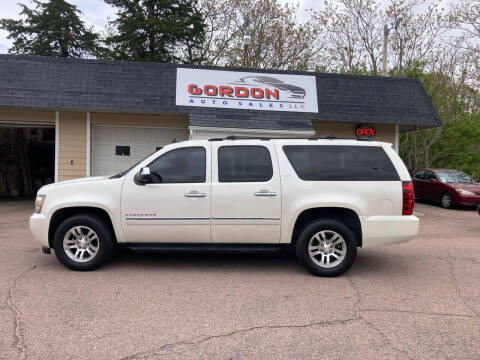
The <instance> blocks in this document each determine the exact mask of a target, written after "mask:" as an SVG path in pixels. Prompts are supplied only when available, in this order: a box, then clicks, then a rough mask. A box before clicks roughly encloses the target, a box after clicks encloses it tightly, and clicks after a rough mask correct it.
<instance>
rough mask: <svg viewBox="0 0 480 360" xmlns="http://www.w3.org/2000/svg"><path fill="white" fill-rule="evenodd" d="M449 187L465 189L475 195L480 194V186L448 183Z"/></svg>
mask: <svg viewBox="0 0 480 360" xmlns="http://www.w3.org/2000/svg"><path fill="white" fill-rule="evenodd" d="M447 185H448V186H451V187H453V188H455V189H464V190H468V191H471V192H474V193H480V184H469V183H447Z"/></svg>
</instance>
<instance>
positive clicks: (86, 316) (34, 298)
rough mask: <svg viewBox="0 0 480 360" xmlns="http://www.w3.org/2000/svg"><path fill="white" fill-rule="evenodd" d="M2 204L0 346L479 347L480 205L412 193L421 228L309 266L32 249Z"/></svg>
mask: <svg viewBox="0 0 480 360" xmlns="http://www.w3.org/2000/svg"><path fill="white" fill-rule="evenodd" d="M32 207H33V204H32V203H31V202H3V203H2V204H0V230H1V231H0V242H1V246H2V251H1V252H0V296H1V306H0V324H1V325H0V358H2V359H15V358H21V359H22V358H26V359H157V358H173V359H177V358H178V359H180V358H202V359H226V358H228V359H242V358H256V359H261V358H278V359H280V358H289V359H300V358H302V359H324V358H325V359H327V358H328V359H373V358H377V359H419V358H422V359H479V358H480V341H479V339H480V338H479V334H480V216H479V215H478V214H477V213H476V212H475V211H474V210H471V209H455V210H444V209H442V208H440V207H437V206H433V205H429V204H422V203H418V204H416V211H417V214H418V215H419V217H420V219H421V225H420V234H419V236H418V237H417V238H416V239H414V240H412V241H410V242H409V243H406V244H401V245H395V246H389V247H383V248H376V249H360V250H359V253H358V258H357V262H356V263H355V265H354V266H353V267H352V269H351V270H350V271H349V272H348V273H347V275H344V276H341V277H338V278H329V279H327V278H317V277H314V276H311V275H310V274H309V273H307V272H306V271H305V270H304V269H303V267H302V266H300V265H299V264H298V263H297V261H296V259H295V258H294V256H293V255H289V254H280V255H278V254H277V255H198V254H162V255H159V254H120V255H117V256H116V257H115V258H114V259H113V261H111V262H110V263H109V264H108V265H107V266H104V267H103V268H101V269H100V270H98V271H95V272H86V273H81V272H72V271H69V270H67V269H66V268H64V267H63V266H61V265H60V263H59V262H58V261H57V260H56V258H55V256H54V255H43V254H42V253H41V252H40V248H39V246H38V245H37V244H36V243H35V242H34V240H33V239H32V238H31V236H30V232H29V230H28V225H27V220H28V216H29V215H30V213H31V211H32Z"/></svg>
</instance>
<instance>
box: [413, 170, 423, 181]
mask: <svg viewBox="0 0 480 360" xmlns="http://www.w3.org/2000/svg"><path fill="white" fill-rule="evenodd" d="M424 173H425V171H423V170H420V171H416V172H415V174H413V176H412V177H413V178H414V179H418V180H423V174H424Z"/></svg>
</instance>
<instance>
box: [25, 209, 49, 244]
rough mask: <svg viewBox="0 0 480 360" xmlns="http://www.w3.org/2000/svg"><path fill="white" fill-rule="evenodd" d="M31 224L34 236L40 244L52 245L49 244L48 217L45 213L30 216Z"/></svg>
mask: <svg viewBox="0 0 480 360" xmlns="http://www.w3.org/2000/svg"><path fill="white" fill-rule="evenodd" d="M29 226H30V231H31V232H32V235H33V238H34V239H35V240H37V241H38V242H39V243H40V245H42V246H45V247H50V245H49V244H48V218H47V217H46V216H45V215H44V214H33V215H32V216H30V220H29Z"/></svg>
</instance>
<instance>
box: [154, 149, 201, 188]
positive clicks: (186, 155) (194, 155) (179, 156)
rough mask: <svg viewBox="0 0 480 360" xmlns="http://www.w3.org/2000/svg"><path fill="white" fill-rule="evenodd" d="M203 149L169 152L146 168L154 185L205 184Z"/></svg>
mask: <svg viewBox="0 0 480 360" xmlns="http://www.w3.org/2000/svg"><path fill="white" fill-rule="evenodd" d="M205 157H206V156H205V148H203V147H189V148H180V149H175V150H171V151H169V152H167V153H165V154H163V155H162V156H160V157H159V158H157V159H156V160H154V161H153V162H152V163H150V165H148V167H149V168H150V173H151V174H152V182H154V183H160V182H161V183H164V184H171V183H203V182H205V173H206V171H205V168H206V163H205V162H206V160H205Z"/></svg>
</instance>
